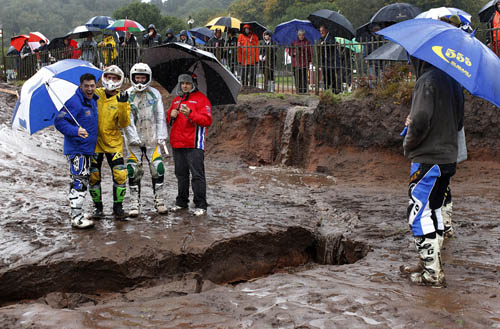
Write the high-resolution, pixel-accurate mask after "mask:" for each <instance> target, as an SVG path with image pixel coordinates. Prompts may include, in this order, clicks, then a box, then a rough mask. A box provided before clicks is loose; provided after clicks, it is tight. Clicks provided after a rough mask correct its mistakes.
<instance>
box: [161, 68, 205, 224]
mask: <svg viewBox="0 0 500 329" xmlns="http://www.w3.org/2000/svg"><path fill="white" fill-rule="evenodd" d="M174 92H175V93H176V94H177V97H176V98H175V99H174V100H173V102H172V105H171V106H170V108H169V110H168V113H167V122H168V123H169V124H170V125H171V126H172V128H171V130H170V144H171V145H172V148H173V154H174V166H175V176H176V177H177V184H178V193H177V198H176V201H175V206H173V207H172V208H171V211H178V210H181V209H186V208H187V207H188V203H189V175H190V174H191V185H192V189H193V194H194V198H193V202H194V204H195V209H194V210H193V214H194V215H195V216H202V215H205V214H206V213H207V206H208V204H207V197H206V190H207V184H206V179H205V164H204V156H205V155H204V150H205V142H206V136H207V128H208V127H210V125H211V124H212V105H211V104H210V101H209V100H208V98H207V97H206V96H205V95H204V94H203V93H202V92H200V91H199V90H198V89H197V86H196V84H195V81H194V80H193V77H192V75H190V74H181V75H179V78H178V85H177V87H176V88H175V91H174Z"/></svg>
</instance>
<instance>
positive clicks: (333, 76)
mask: <svg viewBox="0 0 500 329" xmlns="http://www.w3.org/2000/svg"><path fill="white" fill-rule="evenodd" d="M322 70H323V81H324V82H325V89H332V90H333V92H334V93H335V94H338V93H340V92H341V91H342V77H341V75H340V69H338V68H334V67H333V66H326V65H323V66H322Z"/></svg>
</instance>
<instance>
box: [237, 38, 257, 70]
mask: <svg viewBox="0 0 500 329" xmlns="http://www.w3.org/2000/svg"><path fill="white" fill-rule="evenodd" d="M258 45H259V38H258V37H257V36H256V35H255V34H253V33H252V32H250V33H249V34H248V35H245V33H241V34H240V36H239V37H238V51H237V59H238V63H240V64H241V65H255V64H257V63H258V62H259V47H258ZM241 47H243V48H241ZM247 47H248V48H247ZM250 47H252V48H250Z"/></svg>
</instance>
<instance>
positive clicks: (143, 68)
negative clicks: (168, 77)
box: [130, 63, 152, 91]
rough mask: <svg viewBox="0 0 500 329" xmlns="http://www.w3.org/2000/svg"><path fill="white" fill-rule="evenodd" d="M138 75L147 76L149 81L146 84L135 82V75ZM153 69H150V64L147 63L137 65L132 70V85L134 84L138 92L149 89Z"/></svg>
mask: <svg viewBox="0 0 500 329" xmlns="http://www.w3.org/2000/svg"><path fill="white" fill-rule="evenodd" d="M137 74H142V75H145V76H147V77H148V78H147V80H146V82H145V83H137V82H135V75H137ZM151 75H152V73H151V68H150V67H149V65H148V64H145V63H137V64H135V65H134V66H132V68H131V69H130V83H131V84H132V87H134V89H135V90H136V91H144V90H146V88H148V86H149V84H150V83H151Z"/></svg>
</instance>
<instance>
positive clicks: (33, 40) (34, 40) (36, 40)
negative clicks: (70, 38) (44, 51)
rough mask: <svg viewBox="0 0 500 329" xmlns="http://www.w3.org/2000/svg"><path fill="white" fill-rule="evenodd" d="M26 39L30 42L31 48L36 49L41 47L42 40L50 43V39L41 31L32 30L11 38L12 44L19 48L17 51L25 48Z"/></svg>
mask: <svg viewBox="0 0 500 329" xmlns="http://www.w3.org/2000/svg"><path fill="white" fill-rule="evenodd" d="M24 40H28V43H29V45H30V47H31V49H36V48H38V47H40V40H44V41H45V43H47V44H48V43H49V39H47V38H46V37H45V36H44V35H43V34H42V33H40V32H30V33H29V34H21V35H17V36H15V37H12V38H11V39H10V45H11V46H12V47H14V48H16V49H17V51H21V48H23V45H24Z"/></svg>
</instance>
